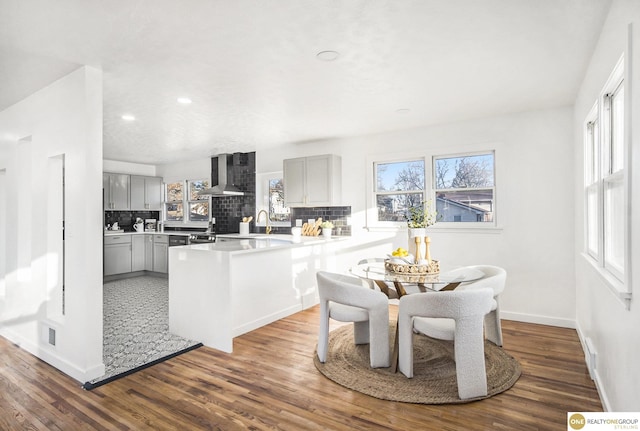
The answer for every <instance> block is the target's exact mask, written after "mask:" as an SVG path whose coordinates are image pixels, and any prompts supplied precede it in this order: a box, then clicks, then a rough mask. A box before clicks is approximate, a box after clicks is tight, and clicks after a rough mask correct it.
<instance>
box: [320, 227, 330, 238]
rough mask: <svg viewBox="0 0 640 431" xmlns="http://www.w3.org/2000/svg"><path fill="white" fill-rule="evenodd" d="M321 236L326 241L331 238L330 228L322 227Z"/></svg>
mask: <svg viewBox="0 0 640 431" xmlns="http://www.w3.org/2000/svg"><path fill="white" fill-rule="evenodd" d="M322 236H323V237H325V238H326V239H329V238H331V228H330V227H323V228H322Z"/></svg>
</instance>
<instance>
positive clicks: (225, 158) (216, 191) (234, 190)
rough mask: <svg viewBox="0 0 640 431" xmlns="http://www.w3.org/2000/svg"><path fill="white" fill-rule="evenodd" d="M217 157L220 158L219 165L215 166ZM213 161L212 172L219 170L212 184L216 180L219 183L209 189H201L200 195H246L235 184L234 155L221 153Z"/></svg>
mask: <svg viewBox="0 0 640 431" xmlns="http://www.w3.org/2000/svg"><path fill="white" fill-rule="evenodd" d="M216 159H218V160H217V165H216V166H214V162H215V160H216ZM211 161H212V166H211V168H212V169H211V170H212V172H215V171H216V170H217V171H218V175H217V178H211V184H214V183H215V182H216V181H217V182H218V184H215V185H212V187H210V188H208V189H204V190H201V191H200V192H199V193H198V195H200V196H211V197H221V196H244V192H243V191H242V190H240V189H239V188H238V187H237V186H236V185H235V184H234V172H233V167H234V165H235V163H234V155H233V154H220V155H218V156H217V157H213V158H212V159H211ZM216 167H217V169H216Z"/></svg>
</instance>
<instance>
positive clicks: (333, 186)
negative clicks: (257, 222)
mask: <svg viewBox="0 0 640 431" xmlns="http://www.w3.org/2000/svg"><path fill="white" fill-rule="evenodd" d="M283 177H284V200H285V205H287V206H290V207H318V206H335V205H340V203H341V202H340V200H341V191H342V161H341V159H340V156H336V155H333V154H325V155H321V156H311V157H299V158H295V159H287V160H284V162H283Z"/></svg>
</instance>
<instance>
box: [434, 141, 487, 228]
mask: <svg viewBox="0 0 640 431" xmlns="http://www.w3.org/2000/svg"><path fill="white" fill-rule="evenodd" d="M433 174H434V184H435V195H436V211H437V212H438V222H456V223H458V222H461V223H462V222H473V223H477V222H487V223H492V222H493V220H494V213H495V174H494V154H493V152H490V153H482V154H470V155H460V156H443V157H439V156H437V157H434V158H433Z"/></svg>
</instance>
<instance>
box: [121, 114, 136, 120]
mask: <svg viewBox="0 0 640 431" xmlns="http://www.w3.org/2000/svg"><path fill="white" fill-rule="evenodd" d="M122 119H123V120H124V121H135V119H136V117H134V116H133V115H129V114H125V115H123V116H122Z"/></svg>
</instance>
